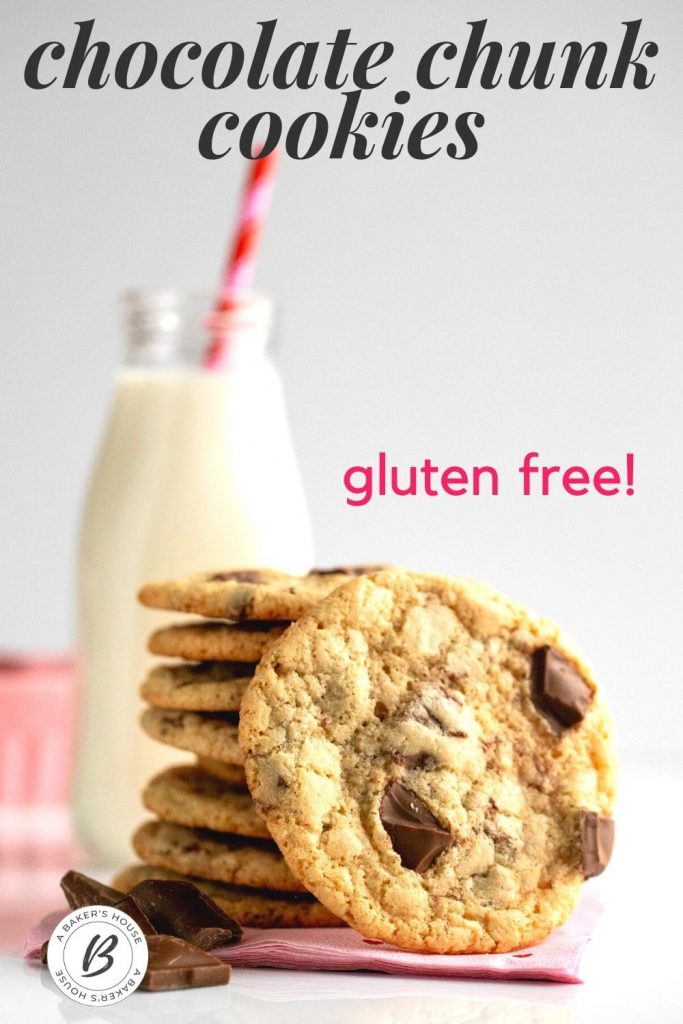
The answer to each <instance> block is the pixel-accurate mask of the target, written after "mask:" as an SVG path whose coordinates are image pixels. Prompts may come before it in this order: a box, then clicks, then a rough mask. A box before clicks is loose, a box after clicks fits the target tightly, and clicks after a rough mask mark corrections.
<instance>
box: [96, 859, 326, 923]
mask: <svg viewBox="0 0 683 1024" xmlns="http://www.w3.org/2000/svg"><path fill="white" fill-rule="evenodd" d="M150 878H156V879H159V880H161V881H165V882H184V881H190V882H192V884H193V885H196V886H197V888H198V889H199V890H200V891H201V892H203V893H206V895H207V896H210V897H211V899H212V900H214V901H215V902H216V903H217V904H218V906H219V907H220V908H221V910H224V911H225V913H226V914H229V915H230V917H234V919H235V920H236V921H237V922H239V924H241V925H242V926H243V927H245V928H338V927H339V926H340V925H342V924H343V923H344V922H343V921H340V920H339V918H338V917H335V916H334V915H333V914H330V912H329V910H326V909H325V907H323V906H322V904H320V903H318V901H317V900H316V899H314V898H313V896H311V895H310V894H309V893H307V892H302V893H295V892H273V891H272V890H269V889H253V888H247V887H244V886H238V885H227V884H226V883H225V882H215V881H213V880H212V879H209V878H198V877H196V876H193V877H191V878H188V876H187V875H181V874H179V873H178V872H177V871H169V870H168V869H166V868H159V867H152V866H151V865H150V864H132V865H131V866H130V867H127V868H124V869H123V871H120V872H119V873H118V875H117V876H116V878H115V879H114V884H115V885H116V887H117V889H121V891H122V892H130V890H131V889H132V888H133V887H134V886H136V885H137V884H138V882H145V881H147V880H148V879H150Z"/></svg>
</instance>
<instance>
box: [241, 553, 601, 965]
mask: <svg viewBox="0 0 683 1024" xmlns="http://www.w3.org/2000/svg"><path fill="white" fill-rule="evenodd" d="M539 650H543V651H545V653H544V655H543V658H545V659H546V662H545V667H544V677H543V682H542V686H541V690H542V692H543V693H544V694H545V697H541V698H540V699H542V700H546V701H549V702H552V708H553V714H554V716H555V718H554V721H555V722H556V723H561V724H562V726H563V727H562V729H560V728H559V726H558V727H555V726H554V725H551V724H550V723H549V722H548V720H547V719H546V716H545V714H541V713H539V707H538V704H537V701H538V700H539V693H538V692H537V690H538V675H537V670H538V660H537V659H538V658H539V655H538V654H537V653H536V652H538V651H539ZM549 652H550V656H548V654H549ZM563 663H566V666H567V668H569V669H571V672H569V673H567V672H566V671H565V669H564V668H563V667H562V666H563ZM558 665H559V666H560V668H559V670H558ZM573 673H576V675H577V678H578V683H577V680H576V679H575V678H574V677H573ZM558 675H560V676H562V677H563V682H558ZM567 678H569V683H568V684H567ZM570 719H571V721H572V723H573V724H572V725H571V727H567V723H568V721H569V720H570ZM610 733H611V729H610V723H609V718H608V716H607V714H606V711H605V709H604V706H603V704H602V702H601V700H600V696H599V693H598V690H597V685H596V683H595V680H594V678H593V676H592V673H591V671H590V668H589V667H588V666H587V664H586V663H585V662H584V660H583V658H582V657H581V655H580V654H579V652H578V651H577V650H576V648H575V647H574V645H573V644H572V643H571V642H570V641H569V640H568V638H567V637H566V636H565V635H564V634H563V633H562V631H561V630H560V628H559V627H558V626H557V625H556V624H555V623H553V622H551V621H549V620H547V619H542V618H540V617H539V616H537V615H535V614H534V613H532V612H530V611H529V610H528V609H526V608H524V607H522V606H521V605H519V604H516V603H515V602H513V601H510V600H509V599H507V598H505V597H503V596H502V595H501V594H499V593H497V592H496V591H495V590H493V589H492V588H490V587H488V586H486V585H484V584H481V583H477V582H475V581H470V580H462V579H445V578H442V577H438V576H426V575H414V574H410V573H403V572H379V573H376V574H373V575H371V576H364V577H360V578H358V579H355V580H352V581H350V582H348V583H346V584H345V585H344V586H342V587H339V588H338V589H337V590H335V592H334V593H332V594H330V595H329V596H328V597H327V598H325V600H323V601H322V602H321V603H320V604H319V605H318V606H317V607H316V608H314V609H312V610H311V611H309V612H308V613H307V614H306V615H304V616H303V617H302V618H301V619H300V620H299V621H298V622H295V623H293V624H292V625H291V626H290V627H289V629H288V630H287V632H286V633H285V634H284V635H283V636H282V637H281V638H280V639H279V640H277V641H276V642H275V643H274V644H273V646H272V647H271V649H270V650H269V651H268V652H267V653H266V655H265V657H264V658H263V659H262V661H261V663H260V664H259V665H258V667H257V668H256V671H255V674H254V677H253V679H252V681H251V682H250V683H249V685H248V687H247V689H246V692H245V694H244V697H243V699H242V704H241V707H240V724H239V742H240V746H241V748H242V750H243V752H244V758H245V771H246V775H247V782H248V784H249V787H250V790H251V793H252V796H253V798H254V803H255V806H256V809H257V811H258V812H259V814H261V816H262V817H263V819H264V821H265V823H266V825H267V826H268V830H269V832H270V834H271V835H272V836H273V838H274V839H275V841H276V842H277V845H278V847H279V848H280V850H281V852H282V854H283V856H284V858H285V860H286V862H287V864H288V865H289V867H290V868H291V871H292V873H293V874H294V875H295V876H296V877H297V878H299V879H300V880H301V882H302V883H303V884H304V885H305V886H306V888H307V889H308V890H309V891H310V892H312V893H313V894H314V895H315V896H316V897H317V898H318V899H319V900H320V902H321V903H322V904H323V905H324V906H325V907H327V909H328V910H329V911H330V912H331V913H333V914H336V915H338V916H339V917H341V918H342V919H343V920H344V921H346V923H347V924H350V925H351V926H352V927H354V928H356V929H357V930H358V931H360V932H361V933H362V934H363V935H364V936H366V937H367V938H373V939H379V940H382V941H385V942H388V943H391V944H393V945H397V946H400V947H402V948H405V949H414V950H420V951H423V952H434V953H436V952H443V953H446V952H449V953H479V952H494V951H495V952H503V951H507V950H513V949H516V948H519V947H521V946H526V945H530V944H533V943H535V942H539V941H541V940H542V939H543V938H545V936H547V935H548V933H549V932H550V931H551V930H552V929H553V928H555V927H556V926H557V925H559V924H561V923H562V922H563V921H564V920H565V919H566V918H567V916H568V914H569V913H570V912H571V910H572V909H573V907H574V905H575V903H576V900H577V898H578V895H579V893H580V890H581V885H582V883H583V881H584V876H585V873H586V869H587V868H589V869H590V864H589V860H590V856H589V853H588V852H587V849H588V848H587V843H586V841H585V840H584V841H582V840H581V839H580V836H579V831H580V830H579V828H578V825H577V823H578V821H579V819H580V815H581V813H582V812H589V813H593V814H595V815H596V816H597V817H598V818H599V819H606V818H609V817H610V816H611V813H612V805H613V800H614V767H613V754H612V745H611V735H610ZM594 845H595V844H594ZM598 845H600V842H598ZM582 847H583V848H582ZM601 856H602V854H599V855H598V859H599V858H600V857H601Z"/></svg>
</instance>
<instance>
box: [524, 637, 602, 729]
mask: <svg viewBox="0 0 683 1024" xmlns="http://www.w3.org/2000/svg"><path fill="white" fill-rule="evenodd" d="M531 698H532V700H533V702H534V704H535V705H536V707H537V709H538V710H539V711H540V712H541V714H542V715H544V717H545V718H547V719H548V721H549V722H550V724H551V725H552V726H553V727H554V728H555V729H556V731H558V732H564V730H565V729H570V728H571V726H573V725H576V724H577V722H580V721H581V720H582V719H583V718H584V716H585V714H586V711H587V710H588V706H589V704H590V702H591V700H592V699H593V691H592V690H591V688H590V686H589V685H588V683H587V682H586V681H585V680H584V679H583V677H582V676H581V675H580V673H579V672H577V670H576V669H575V668H574V666H573V665H571V664H570V663H569V662H568V661H567V659H566V658H563V657H562V655H561V654H560V653H559V652H558V651H556V650H555V649H554V648H553V647H540V648H539V649H538V650H536V651H534V653H533V657H532V660H531Z"/></svg>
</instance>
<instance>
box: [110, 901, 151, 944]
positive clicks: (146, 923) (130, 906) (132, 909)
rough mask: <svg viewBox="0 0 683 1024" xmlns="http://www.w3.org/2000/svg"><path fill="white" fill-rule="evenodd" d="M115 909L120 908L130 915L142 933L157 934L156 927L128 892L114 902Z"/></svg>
mask: <svg viewBox="0 0 683 1024" xmlns="http://www.w3.org/2000/svg"><path fill="white" fill-rule="evenodd" d="M116 909H117V910H122V911H123V913H124V914H128V917H132V918H133V920H134V921H135V923H136V925H137V926H138V928H139V929H140V931H141V932H142V934H143V935H156V934H157V929H156V928H155V927H154V925H153V924H152V922H151V921H150V919H149V918H148V917H147V915H146V914H145V912H144V911H143V909H142V907H141V906H140V904H139V903H138V901H137V900H136V899H135V897H134V896H131V895H130V893H129V894H128V896H124V897H123V899H120V900H119V902H118V903H117V904H116Z"/></svg>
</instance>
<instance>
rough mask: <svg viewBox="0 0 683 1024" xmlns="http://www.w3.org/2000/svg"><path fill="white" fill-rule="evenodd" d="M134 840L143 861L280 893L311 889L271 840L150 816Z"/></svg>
mask: <svg viewBox="0 0 683 1024" xmlns="http://www.w3.org/2000/svg"><path fill="white" fill-rule="evenodd" d="M132 844H133V849H134V850H135V852H136V853H137V855H138V857H140V859H141V860H144V861H146V862H147V863H148V864H152V865H154V866H155V867H159V868H168V869H170V870H171V871H177V872H178V873H179V874H181V875H199V876H200V877H201V878H213V879H214V880H215V881H217V882H229V883H230V884H231V885H246V886H254V887H256V888H257V889H275V890H278V891H280V892H304V891H305V890H304V887H303V885H301V883H300V882H299V881H298V879H296V878H295V877H294V875H293V874H292V873H291V871H290V870H289V868H288V867H287V865H286V864H285V862H284V860H283V859H282V857H281V855H280V853H279V851H278V849H277V847H276V845H275V843H273V842H269V841H267V840H258V839H243V838H241V837H240V836H231V835H226V834H225V833H223V832H210V831H208V830H206V829H196V828H185V827H184V826H183V825H174V824H172V823H170V822H167V821H148V822H146V823H145V824H144V825H141V826H140V828H139V829H138V830H137V831H136V832H135V833H134V834H133V838H132Z"/></svg>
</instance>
